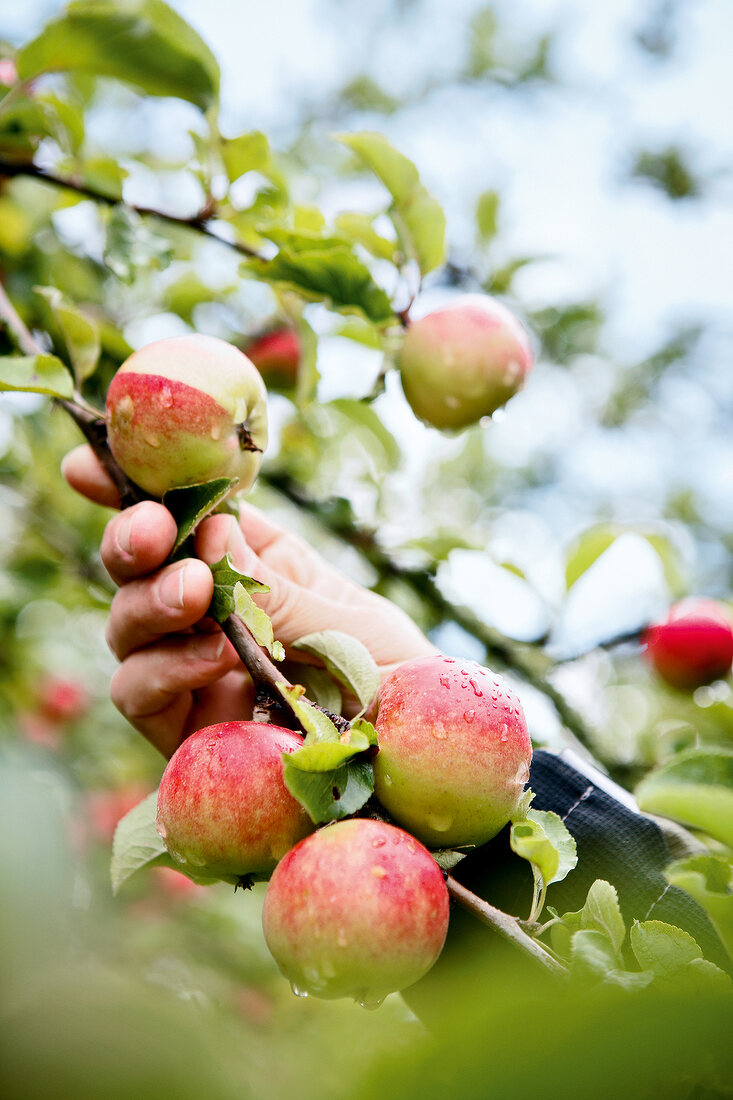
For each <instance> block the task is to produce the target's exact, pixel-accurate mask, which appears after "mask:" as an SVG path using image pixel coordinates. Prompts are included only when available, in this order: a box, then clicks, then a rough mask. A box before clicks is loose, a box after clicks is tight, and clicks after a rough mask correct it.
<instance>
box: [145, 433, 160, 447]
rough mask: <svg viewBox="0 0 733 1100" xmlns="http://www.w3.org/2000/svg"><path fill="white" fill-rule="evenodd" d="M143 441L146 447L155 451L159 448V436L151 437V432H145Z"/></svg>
mask: <svg viewBox="0 0 733 1100" xmlns="http://www.w3.org/2000/svg"><path fill="white" fill-rule="evenodd" d="M143 439H144V440H145V442H146V443H147V445H148V447H155V449H156V450H157V449H158V447H159V446H160V436H158V435H153V433H152V432H147V433H146V434H145V435H144V436H143Z"/></svg>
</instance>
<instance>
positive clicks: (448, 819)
mask: <svg viewBox="0 0 733 1100" xmlns="http://www.w3.org/2000/svg"><path fill="white" fill-rule="evenodd" d="M427 824H428V826H429V828H431V829H434V830H435V832H436V833H447V832H448V830H449V829H450V827H451V825H452V824H453V815H452V814H428V817H427Z"/></svg>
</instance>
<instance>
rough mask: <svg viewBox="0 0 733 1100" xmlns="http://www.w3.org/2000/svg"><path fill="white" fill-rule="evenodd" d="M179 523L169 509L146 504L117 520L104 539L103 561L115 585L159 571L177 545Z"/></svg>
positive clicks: (136, 506) (115, 518) (117, 517)
mask: <svg viewBox="0 0 733 1100" xmlns="http://www.w3.org/2000/svg"><path fill="white" fill-rule="evenodd" d="M176 534H177V529H176V521H175V520H174V519H173V516H172V515H171V514H170V512H169V511H168V509H167V508H164V507H163V505H162V504H157V503H156V502H155V501H153V500H144V501H142V503H140V504H135V505H133V506H132V507H131V508H127V509H125V511H124V512H121V513H120V514H119V515H118V516H114V517H113V518H112V519H111V520H110V521H109V523H108V524H107V527H106V528H105V532H104V535H103V537H102V551H101V553H102V561H103V562H104V565H105V568H106V569H107V572H108V573H109V575H110V576H111V578H112V580H113V581H114V582H115V583H116V584H124V583H125V582H127V581H130V580H133V579H134V578H136V577H142V576H146V575H147V574H148V573H152V572H153V571H154V570H156V569H159V568H160V566H161V565H162V564H163V563H164V562H165V560H166V558H167V557H168V555H169V554H170V552H171V550H172V549H173V546H174V544H175V541H176Z"/></svg>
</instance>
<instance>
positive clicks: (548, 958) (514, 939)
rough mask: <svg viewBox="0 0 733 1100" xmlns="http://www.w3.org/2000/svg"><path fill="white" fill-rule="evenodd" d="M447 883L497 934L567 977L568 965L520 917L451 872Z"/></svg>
mask: <svg viewBox="0 0 733 1100" xmlns="http://www.w3.org/2000/svg"><path fill="white" fill-rule="evenodd" d="M445 884H446V886H447V887H448V893H449V894H450V896H451V898H452V899H453V900H454V901H455V902H457V904H458V905H460V906H462V907H463V908H464V909H466V910H467V911H468V912H469V913H472V914H473V915H474V917H477V918H478V920H480V921H482V922H483V923H484V924H486V925H488V926H489V928H491V929H493V931H494V932H496V933H497V935H499V936H501V937H502V938H503V939H505V940H509V942H510V943H513V944H514V946H515V947H517V948H518V949H519V950H520V951H522V952H523V953H524V954H525V955H528V956H529V957H530V958H532V959H534V960H535V961H536V962H539V963H541V964H542V966H544V967H545V969H547V970H549V971H551V973H553V974H556V975H557V976H558V977H567V974H568V971H567V968H566V967H564V966H563V965H562V963H561V962H558V960H557V959H555V958H553V956H552V955H550V954H549V953H548V952H547V950H546V949H545V947H544V946H543V945H542V944H541V943H538V942H537V940H535V939H533V938H532V936H529V935H527V933H526V932H525V931H524V929H523V928H522V926H521V925H520V923H519V921H518V919H517V918H516V917H512V916H510V915H509V913H504V912H502V910H501V909H497V908H496V907H495V906H493V905H490V904H489V902H488V901H484V899H483V898H480V897H479V896H478V895H477V894H474V893H473V892H472V891H471V890H468V889H466V887H465V886H462V885H461V883H460V882H457V881H456V879H454V878H453V877H452V876H451V875H448V876H447V878H446V880H445Z"/></svg>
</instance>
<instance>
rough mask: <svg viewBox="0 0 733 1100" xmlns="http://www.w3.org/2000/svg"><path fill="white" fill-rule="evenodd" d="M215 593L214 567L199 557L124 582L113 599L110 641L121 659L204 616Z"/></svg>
mask: <svg viewBox="0 0 733 1100" xmlns="http://www.w3.org/2000/svg"><path fill="white" fill-rule="evenodd" d="M213 594H214V578H213V577H212V575H211V570H210V569H209V567H208V565H205V564H204V562H202V561H199V560H198V559H197V558H186V559H185V560H184V561H178V562H174V563H173V564H172V565H168V566H166V567H165V568H164V569H161V570H159V571H158V572H157V573H154V574H153V575H152V576H151V577H143V578H140V579H136V580H132V581H130V582H129V583H128V584H125V585H124V586H123V587H122V588H121V589H120V590H119V592H118V593H117V594H116V596H115V598H114V600H113V601H112V609H111V612H110V616H109V619H108V622H107V643H108V645H109V647H110V649H111V650H112V652H113V653H114V654H115V656H116V657H117V658H118V659H119V660H120V661H122V660H124V659H125V657H127V656H129V654H130V653H132V652H133V651H134V650H136V649H142V648H143V647H145V646H148V645H150V644H151V643H152V642H155V641H158V640H159V639H160V638H161V637H163V636H164V635H167V634H181V633H183V632H184V631H187V630H189V629H190V628H191V627H192V626H194V625H195V624H196V623H197V622H198V621H199V620H200V619H202V618H203V617H204V616H205V615H206V612H207V610H208V608H209V604H210V603H211V597H212V596H213Z"/></svg>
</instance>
